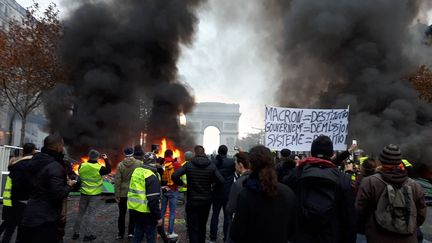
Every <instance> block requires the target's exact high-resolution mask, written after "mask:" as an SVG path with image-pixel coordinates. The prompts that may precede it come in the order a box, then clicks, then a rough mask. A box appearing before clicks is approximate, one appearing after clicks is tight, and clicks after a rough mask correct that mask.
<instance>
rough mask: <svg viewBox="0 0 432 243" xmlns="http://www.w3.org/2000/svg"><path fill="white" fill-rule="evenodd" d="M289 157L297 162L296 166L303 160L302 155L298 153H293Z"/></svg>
mask: <svg viewBox="0 0 432 243" xmlns="http://www.w3.org/2000/svg"><path fill="white" fill-rule="evenodd" d="M289 158H290V159H292V160H293V161H294V162H295V163H296V166H298V164H299V162H300V160H301V159H300V156H299V155H298V154H291V155H290V157H289Z"/></svg>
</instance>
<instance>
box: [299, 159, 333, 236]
mask: <svg viewBox="0 0 432 243" xmlns="http://www.w3.org/2000/svg"><path fill="white" fill-rule="evenodd" d="M340 176H341V174H340V172H339V171H338V170H337V169H333V168H328V167H321V166H317V165H306V166H304V167H303V169H302V172H301V175H300V178H299V181H298V182H299V183H298V187H297V190H298V191H297V192H298V198H299V205H300V223H302V224H305V225H307V226H308V227H314V228H315V227H321V226H324V225H328V224H330V223H331V220H332V219H333V218H334V217H336V212H337V208H338V205H337V201H338V198H339V196H338V194H339V193H338V192H339V178H340Z"/></svg>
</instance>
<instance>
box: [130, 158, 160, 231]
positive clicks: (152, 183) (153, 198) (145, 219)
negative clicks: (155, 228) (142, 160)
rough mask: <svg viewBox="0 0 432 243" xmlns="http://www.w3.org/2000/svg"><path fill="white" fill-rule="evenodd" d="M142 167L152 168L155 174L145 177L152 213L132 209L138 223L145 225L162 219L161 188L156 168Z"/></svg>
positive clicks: (154, 223) (144, 166) (148, 203)
mask: <svg viewBox="0 0 432 243" xmlns="http://www.w3.org/2000/svg"><path fill="white" fill-rule="evenodd" d="M142 167H143V168H145V169H148V170H151V171H152V172H153V174H154V175H152V176H149V177H147V178H146V179H145V188H146V194H147V205H148V207H149V208H150V213H141V212H138V211H135V210H131V214H133V218H135V220H136V222H138V223H141V224H145V225H156V224H157V221H158V220H159V219H161V210H160V207H159V200H160V190H161V187H160V181H159V179H158V177H157V175H156V174H157V170H156V168H154V167H152V166H150V165H143V166H142Z"/></svg>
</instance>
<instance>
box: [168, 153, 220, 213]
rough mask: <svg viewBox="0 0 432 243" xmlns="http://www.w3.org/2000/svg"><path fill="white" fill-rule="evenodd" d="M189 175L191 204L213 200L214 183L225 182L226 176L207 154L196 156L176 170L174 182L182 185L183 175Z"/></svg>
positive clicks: (202, 203)
mask: <svg viewBox="0 0 432 243" xmlns="http://www.w3.org/2000/svg"><path fill="white" fill-rule="evenodd" d="M184 174H186V176H187V183H188V185H187V187H188V190H187V198H188V200H187V203H188V204H189V205H192V206H193V205H206V204H211V202H212V198H213V197H212V184H213V183H219V184H222V183H224V178H223V177H222V175H221V174H220V173H219V171H218V170H217V168H216V166H215V165H214V164H213V163H211V162H210V160H209V159H208V158H207V156H205V155H203V156H195V157H194V158H193V159H192V160H191V161H190V162H188V163H186V164H185V165H183V166H182V167H181V168H180V169H178V170H176V171H175V172H174V174H173V175H172V179H173V181H174V183H176V184H177V185H180V186H182V185H183V181H182V180H181V179H180V177H181V176H182V175H184Z"/></svg>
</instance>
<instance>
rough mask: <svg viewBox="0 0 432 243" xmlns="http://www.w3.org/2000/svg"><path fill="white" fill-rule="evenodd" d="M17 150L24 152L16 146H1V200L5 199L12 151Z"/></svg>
mask: <svg viewBox="0 0 432 243" xmlns="http://www.w3.org/2000/svg"><path fill="white" fill-rule="evenodd" d="M15 149H18V150H22V148H21V147H16V146H9V145H2V146H0V171H1V176H0V199H3V191H4V188H5V186H6V179H7V176H8V175H9V170H8V166H9V160H10V157H11V154H12V151H13V150H15Z"/></svg>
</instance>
